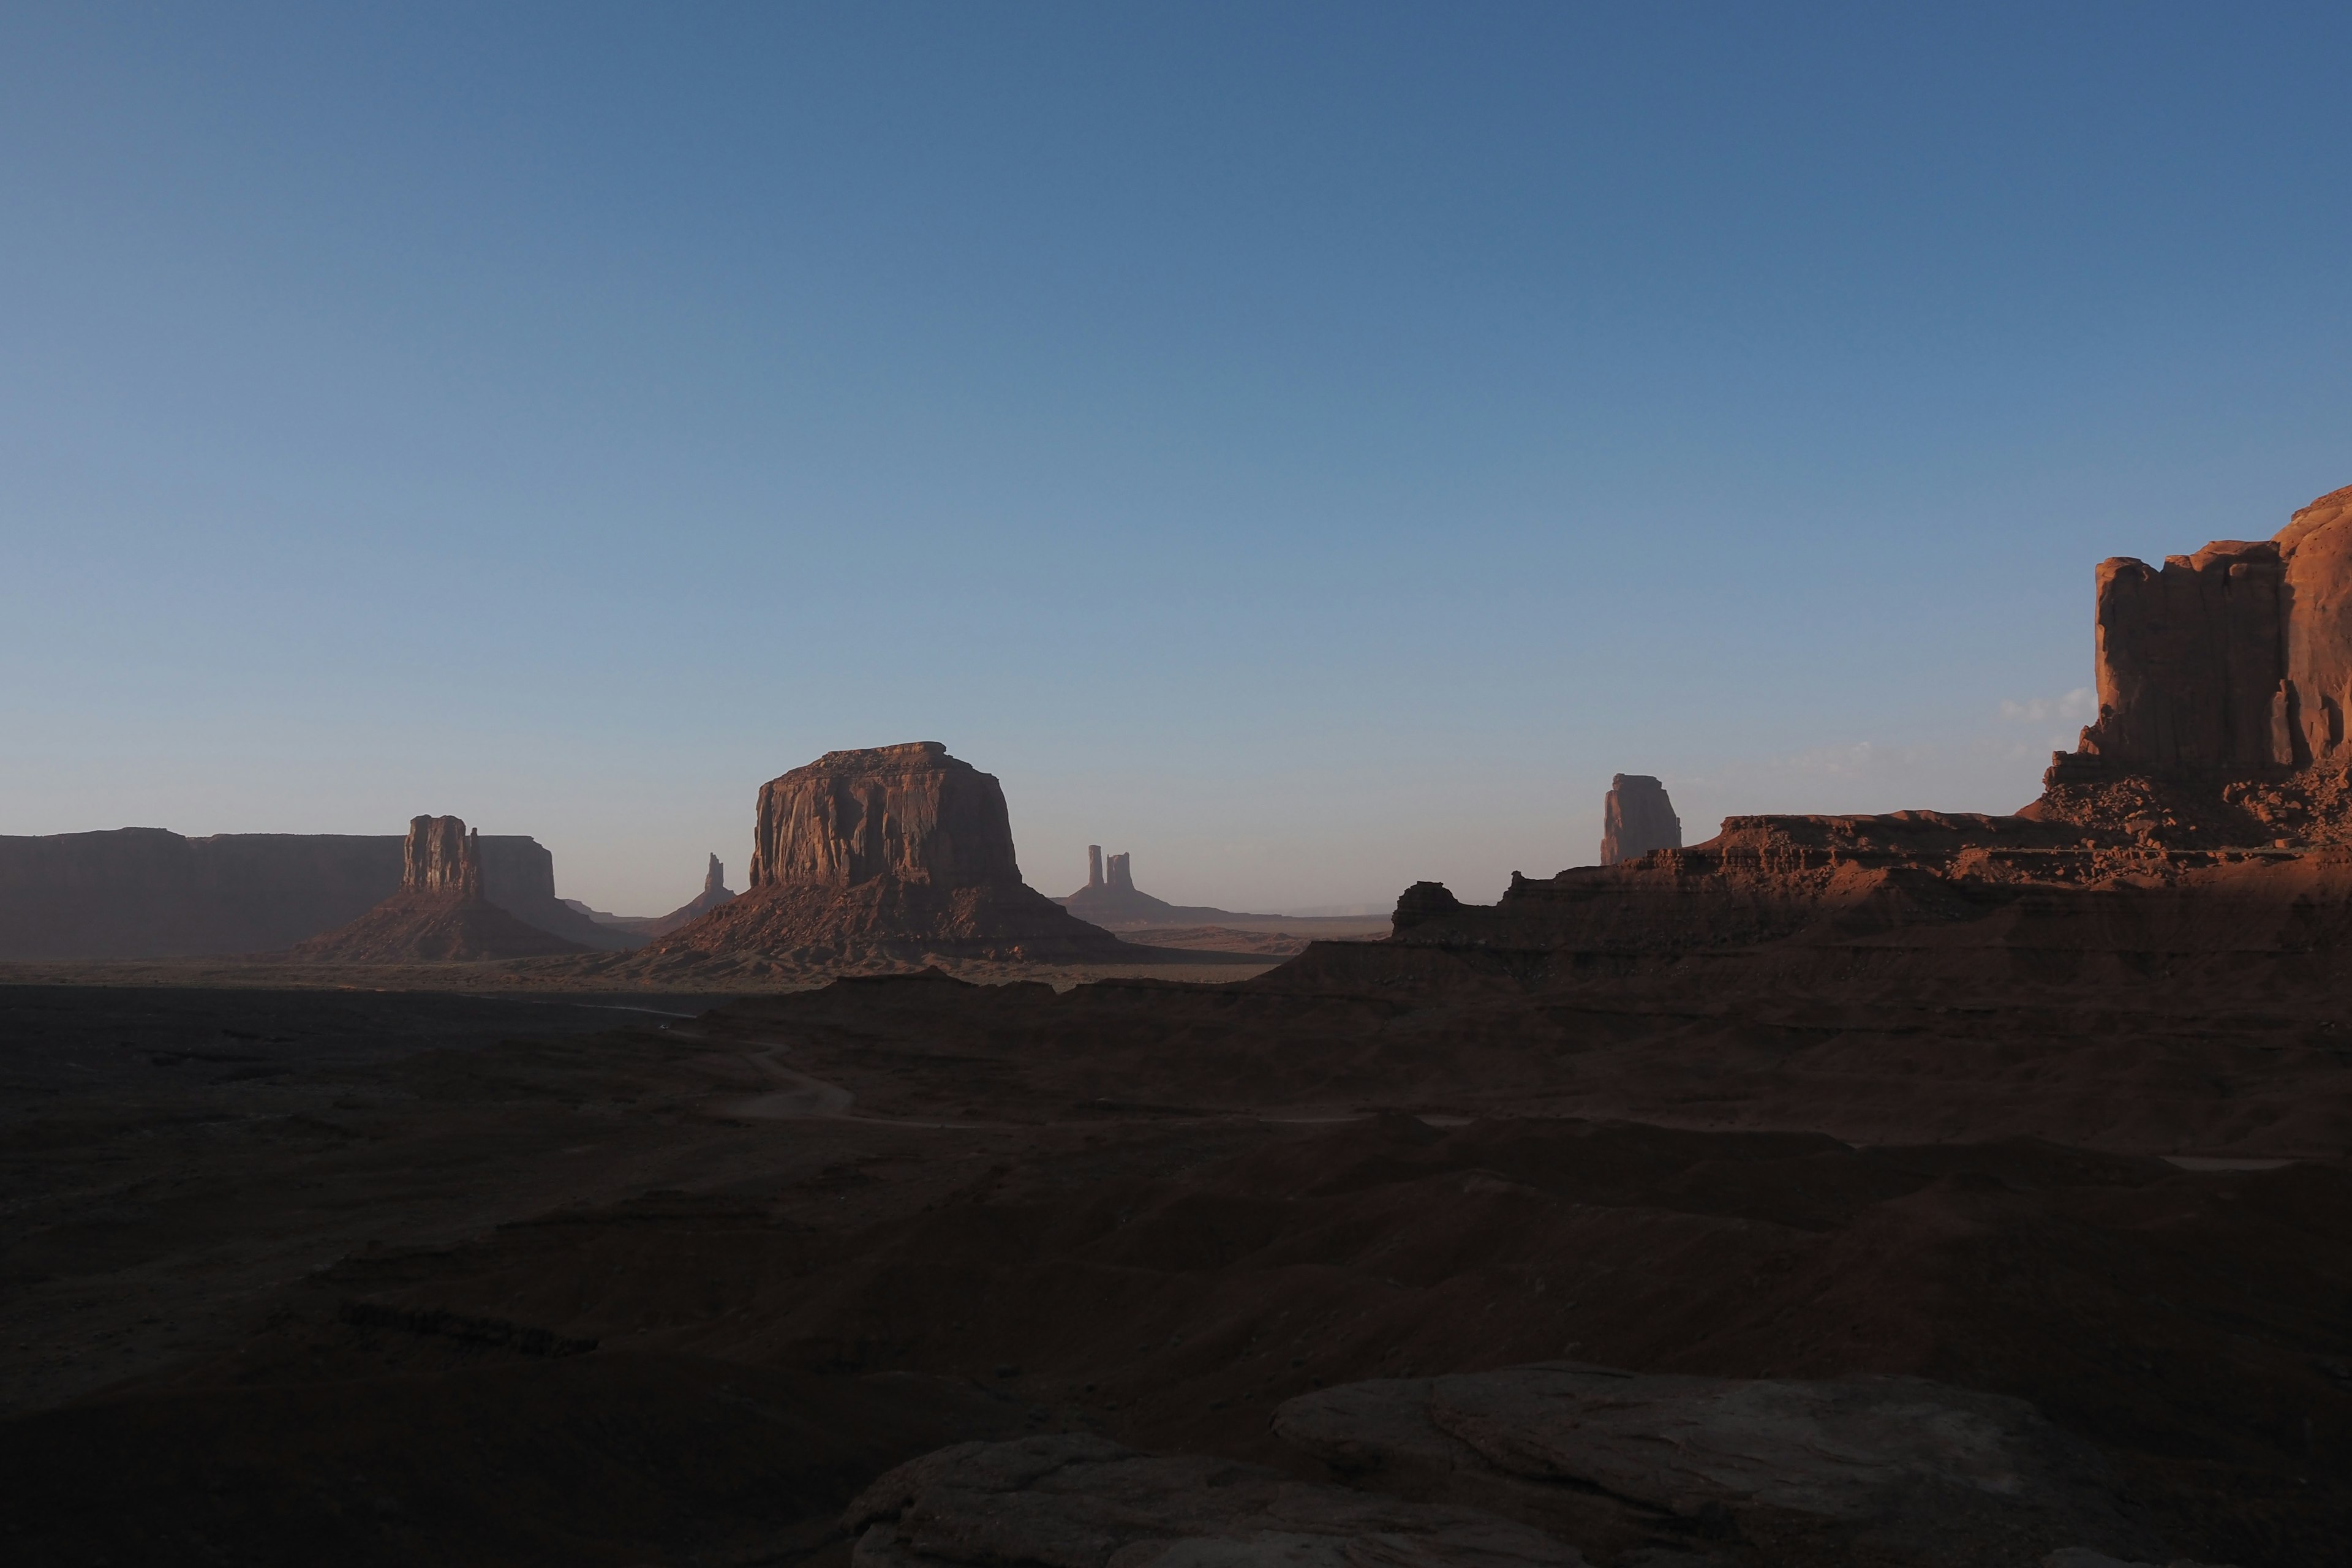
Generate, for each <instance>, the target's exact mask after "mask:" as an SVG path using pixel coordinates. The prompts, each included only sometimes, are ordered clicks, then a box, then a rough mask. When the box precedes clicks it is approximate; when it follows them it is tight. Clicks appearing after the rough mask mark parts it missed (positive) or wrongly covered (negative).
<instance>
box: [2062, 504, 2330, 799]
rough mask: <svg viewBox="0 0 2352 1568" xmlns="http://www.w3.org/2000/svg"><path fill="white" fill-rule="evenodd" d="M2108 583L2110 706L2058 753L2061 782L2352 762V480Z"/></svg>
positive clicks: (2106, 572)
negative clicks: (2266, 531) (2262, 532)
mask: <svg viewBox="0 0 2352 1568" xmlns="http://www.w3.org/2000/svg"><path fill="white" fill-rule="evenodd" d="M2096 583H2097V629H2098V653H2097V665H2096V668H2097V676H2098V695H2099V716H2098V718H2097V720H2096V721H2095V722H2093V723H2092V724H2090V725H2089V726H2087V727H2086V728H2085V729H2084V731H2083V737H2082V741H2081V743H2080V746H2079V748H2078V749H2077V750H2076V751H2075V752H2071V753H2062V754H2061V755H2060V756H2059V757H2058V758H2056V759H2055V762H2054V765H2053V768H2052V772H2051V782H2052V783H2053V784H2060V783H2065V784H2081V783H2084V782H2089V781H2095V780H2098V779H2101V778H2105V777H2108V776H2112V775H2115V774H2117V773H2155V774H2160V775H2170V776H2176V777H2192V778H2202V777H2208V776H2227V777H2236V778H2242V777H2247V776H2250V775H2253V774H2259V773H2265V772H2270V771H2273V770H2282V769H2294V768H2304V767H2309V766H2312V765H2314V764H2315V763H2320V764H2332V765H2335V766H2336V767H2337V768H2338V769H2339V771H2340V768H2341V765H2342V764H2343V763H2346V762H2347V761H2352V752H2347V751H2346V750H2345V749H2344V748H2345V721H2344V714H2345V709H2346V707H2347V704H2352V488H2347V489H2341V490H2336V491H2335V492H2334V493H2332V494H2329V495H2326V496H2322V497H2321V498H2319V500H2315V501H2314V502H2312V503H2311V505H2309V506H2307V507H2305V508H2304V509H2303V510H2300V511H2298V512H2296V513H2295V514H2294V517H2293V518H2292V519H2291V520H2290V521H2288V523H2287V525H2286V527H2285V528H2284V529H2282V530H2280V531H2279V532H2278V533H2277V534H2276V535H2275V536H2274V537H2273V538H2271V539H2267V540H2259V541H2246V540H2221V541H2217V542H2214V543H2211V544H2208V545H2207V546H2205V548H2204V549H2202V550H2200V551H2199V552H2196V553H2195V554H2193V555H2173V556H2168V557H2166V559H2165V563H2164V564H2163V566H2162V567H2160V568H2158V567H2152V566H2150V565H2148V564H2147V563H2146V562H2142V561H2136V560H2132V559H2130V558H2128V557H2117V558H2116V559H2114V560H2110V561H2105V562H2102V563H2100V564H2099V568H2098V573H2097V576H2096Z"/></svg>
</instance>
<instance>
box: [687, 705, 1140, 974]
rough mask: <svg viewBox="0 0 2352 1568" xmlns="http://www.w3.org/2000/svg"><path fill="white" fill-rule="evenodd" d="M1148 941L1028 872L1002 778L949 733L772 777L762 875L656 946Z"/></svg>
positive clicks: (891, 953)
mask: <svg viewBox="0 0 2352 1568" xmlns="http://www.w3.org/2000/svg"><path fill="white" fill-rule="evenodd" d="M1135 954H1136V950H1135V949H1133V948H1131V947H1129V946H1128V945H1127V944H1126V943H1124V942H1120V941H1119V940H1118V938H1117V937H1114V936H1112V935H1111V934H1110V933H1109V932H1108V931H1103V930H1101V929H1100V928H1098V927H1096V926H1092V925H1088V924H1087V922H1086V921H1082V920H1079V919H1078V918H1077V917H1076V916H1075V915H1072V914H1071V913H1069V911H1067V910H1064V909H1063V908H1062V907H1061V906H1060V905H1058V904H1056V903H1055V902H1054V901H1053V900H1051V899H1048V898H1046V897H1045V895H1044V894H1042V893H1040V892H1037V891H1036V890H1035V889H1032V888H1030V887H1029V886H1028V885H1027V884H1026V883H1024V882H1023V881H1022V879H1021V868H1020V865H1019V863H1018V861H1017V860H1016V859H1015V858H1014V856H1013V826H1012V822H1011V819H1010V818H1009V817H1008V816H1007V815H1006V813H1005V807H1004V791H1003V787H1002V786H1001V785H999V784H998V783H997V781H996V779H995V777H994V776H993V775H992V774H989V773H982V772H981V771H980V770H979V769H978V768H975V767H973V766H972V765H971V763H966V762H963V761H961V760H960V759H958V758H955V757H951V756H950V755H949V754H948V750H947V748H946V747H945V746H944V745H941V744H940V742H937V741H918V742H911V743H909V744H906V745H897V746H877V747H873V748H870V749H866V750H862V751H846V752H826V753H825V754H824V756H822V757H819V758H818V759H817V760H816V761H815V762H814V763H809V764H808V765H807V766H805V767H799V768H794V769H793V771H792V772H790V773H785V774H784V775H782V777H781V778H774V779H771V780H769V781H768V782H767V783H766V784H763V785H761V789H760V799H759V815H758V820H757V823H756V826H755V827H754V832H753V849H752V856H751V877H750V885H749V887H748V888H747V889H745V891H744V892H743V894H742V895H741V896H740V897H739V898H736V899H734V900H731V901H730V902H728V903H726V904H724V905H722V906H721V907H720V908H719V909H716V910H712V911H711V912H709V914H706V915H704V916H702V917H701V918H700V919H698V920H697V921H693V922H691V923H690V924H688V925H686V926H683V927H681V928H679V929H678V930H677V931H670V932H668V933H667V934H666V935H664V936H661V937H659V938H657V939H656V941H655V942H653V943H652V944H651V945H650V946H649V947H648V948H647V949H646V958H647V959H648V960H650V961H655V962H660V961H663V960H667V959H675V958H679V957H693V956H704V957H756V958H761V959H767V960H771V961H782V962H788V963H810V964H837V963H844V962H855V961H857V960H864V959H873V960H881V961H889V962H903V961H907V960H913V959H923V958H930V957H950V958H984V959H1006V960H1022V961H1031V962H1045V963H1068V962H1077V961H1083V960H1088V959H1097V960H1118V959H1121V958H1127V959H1131V958H1133V957H1134V956H1135Z"/></svg>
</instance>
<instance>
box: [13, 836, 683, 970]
mask: <svg viewBox="0 0 2352 1568" xmlns="http://www.w3.org/2000/svg"><path fill="white" fill-rule="evenodd" d="M404 842H405V841H404V839H403V838H402V837H401V836H399V835H397V834H371V835H361V834H329V833H320V834H291V833H234V834H217V835H214V836H212V837H203V838H187V837H182V836H181V835H179V834H176V833H172V832H169V831H166V830H165V829H163V828H160V827H124V828H118V829H115V830H113V831H110V832H104V833H65V834H55V835H49V836H47V837H0V959H84V958H89V959H119V958H179V957H197V956H204V955H208V954H218V953H250V952H283V951H284V950H285V949H287V948H289V947H291V946H293V945H294V944H295V943H296V942H300V941H301V940H302V939H303V938H305V937H310V936H315V935H317V934H318V933H320V931H331V930H333V929H334V928H335V927H337V926H340V925H343V924H346V923H348V922H349V921H353V920H356V919H358V918H359V917H360V916H361V915H362V914H364V913H366V912H367V911H368V910H370V909H371V908H373V907H374V906H375V905H376V904H378V903H380V902H382V901H383V900H384V899H386V898H389V897H390V896H391V895H392V894H394V893H395V892H397V891H398V890H399V889H400V886H401V878H402V871H403V867H402V858H403V854H404V848H403V847H404ZM554 864H555V863H554V860H553V858H552V857H551V856H550V855H549V854H548V852H547V848H546V847H545V846H543V845H541V844H540V843H538V842H537V841H535V840H533V839H530V838H528V837H520V836H492V835H484V836H483V837H482V838H481V866H482V896H483V897H484V898H486V899H488V900H489V901H490V902H491V903H493V904H496V905H497V906H498V907H499V908H500V909H502V910H506V911H507V912H508V913H509V914H511V915H514V916H516V917H517V918H518V919H520V920H521V921H524V923H526V924H529V925H535V926H538V927H539V928H540V929H541V930H542V931H551V932H552V933H554V934H556V935H559V936H563V937H567V938H569V939H571V940H572V941H575V942H583V943H586V944H587V945H590V946H595V947H605V948H626V947H635V945H637V943H638V942H639V941H640V940H642V939H641V938H639V937H638V936H636V935H635V934H634V933H631V932H627V931H600V930H599V929H598V928H597V927H596V926H595V925H594V924H593V922H592V921H589V920H587V919H586V918H585V917H584V916H583V915H581V914H580V913H579V912H578V911H575V910H571V909H569V908H567V907H566V906H564V905H563V904H562V903H561V902H560V901H559V900H557V899H556V897H555V869H554Z"/></svg>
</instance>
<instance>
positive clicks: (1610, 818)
mask: <svg viewBox="0 0 2352 1568" xmlns="http://www.w3.org/2000/svg"><path fill="white" fill-rule="evenodd" d="M1681 847H1683V819H1682V818H1681V817H1679V816H1675V806H1674V803H1673V802H1672V801H1670V800H1668V799H1667V798H1666V786H1665V785H1664V784H1660V783H1659V782H1658V781H1657V780H1656V779H1654V778H1652V777H1650V775H1648V774H1647V773H1619V774H1618V775H1617V776H1616V777H1614V778H1612V779H1611V780H1610V781H1609V794H1608V795H1607V796H1606V797H1604V798H1603V799H1602V801H1601V864H1602V865H1603V866H1614V865H1616V864H1617V863H1618V862H1619V861H1621V860H1638V859H1640V858H1642V857H1643V856H1644V855H1647V854H1648V853H1649V852H1650V851H1651V850H1653V849H1679V848H1681Z"/></svg>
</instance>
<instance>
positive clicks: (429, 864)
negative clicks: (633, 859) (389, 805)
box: [292, 816, 589, 963]
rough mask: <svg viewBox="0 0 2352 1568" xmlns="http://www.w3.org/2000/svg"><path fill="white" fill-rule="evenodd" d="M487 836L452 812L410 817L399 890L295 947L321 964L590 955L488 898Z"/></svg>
mask: <svg viewBox="0 0 2352 1568" xmlns="http://www.w3.org/2000/svg"><path fill="white" fill-rule="evenodd" d="M482 884H483V877H482V841H481V837H480V835H478V834H475V833H468V832H467V830H466V825H465V823H463V822H462V821H460V820H458V819H457V817H454V816H419V817H416V818H414V819H413V820H411V821H410V823H409V825H408V837H407V839H406V840H405V841H404V843H403V845H402V847H401V881H400V889H399V890H398V891H397V892H395V893H394V894H393V895H392V896H391V897H390V898H388V899H386V900H383V902H382V903H380V904H378V905H376V906H375V908H373V909H372V910H368V911H367V913H365V914H363V915H362V916H360V918H359V919H357V920H355V921H352V922H351V923H350V924H348V925H344V926H341V927H338V928H337V929H336V930H334V931H327V932H325V933H323V934H321V935H319V936H315V937H312V938H310V940H308V941H306V942H298V943H296V944H295V946H294V948H293V950H292V956H293V957H295V958H296V959H298V960H300V961H302V962H305V963H462V962H470V961H478V960H484V959H501V958H542V957H551V956H554V955H556V954H560V953H576V952H587V951H589V949H588V948H587V947H586V946H585V945H584V944H583V943H580V942H568V941H566V940H564V939H563V938H562V937H560V936H556V935H554V934H552V933H551V932H549V931H542V930H541V929H540V928H539V927H537V926H534V925H528V924H525V923H524V922H523V921H520V920H519V919H517V918H516V917H515V916H513V915H511V914H509V913H508V912H507V911H506V910H502V909H499V907H498V906H497V905H495V904H493V903H491V902H490V901H489V900H488V899H487V898H485V897H484V896H483V892H482Z"/></svg>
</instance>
